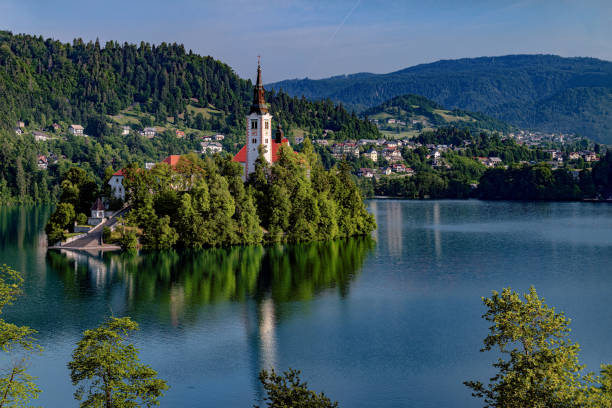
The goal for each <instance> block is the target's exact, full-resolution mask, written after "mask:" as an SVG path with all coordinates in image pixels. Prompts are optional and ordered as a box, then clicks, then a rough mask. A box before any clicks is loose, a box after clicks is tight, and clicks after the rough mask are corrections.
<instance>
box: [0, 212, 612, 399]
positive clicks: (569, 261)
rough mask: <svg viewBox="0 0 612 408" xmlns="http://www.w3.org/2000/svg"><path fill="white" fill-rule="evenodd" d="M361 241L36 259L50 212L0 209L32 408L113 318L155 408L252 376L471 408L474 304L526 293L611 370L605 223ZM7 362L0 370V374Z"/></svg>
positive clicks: (519, 216)
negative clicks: (32, 335) (267, 371)
mask: <svg viewBox="0 0 612 408" xmlns="http://www.w3.org/2000/svg"><path fill="white" fill-rule="evenodd" d="M368 205H369V209H370V211H372V212H373V213H374V214H375V216H376V220H377V222H378V229H377V230H376V231H375V232H374V233H373V234H372V236H371V238H359V239H350V240H341V241H335V242H331V243H316V244H308V245H293V246H281V245H279V246H273V247H246V248H245V247H240V248H230V249H213V250H206V251H181V252H164V253H141V254H140V255H135V254H117V253H106V254H104V255H100V254H86V253H71V252H65V253H62V252H47V250H46V247H45V238H44V235H43V233H42V230H43V228H44V224H45V222H46V219H47V217H48V216H49V208H45V207H35V208H29V209H26V208H0V263H5V264H8V265H10V266H11V267H13V268H14V269H16V270H19V271H21V272H23V274H24V275H25V279H26V283H25V296H23V297H22V298H21V299H20V300H19V301H18V302H17V303H16V304H15V305H14V306H11V307H9V308H7V309H6V312H5V314H4V316H3V317H4V318H5V319H7V320H9V321H12V322H15V323H18V324H27V325H29V326H31V327H33V328H35V329H36V330H38V332H39V333H38V335H37V337H38V339H39V342H40V344H41V345H42V346H43V347H44V352H43V354H41V355H40V356H36V357H34V358H33V359H32V360H31V365H30V373H31V374H33V375H35V376H37V377H38V380H37V384H38V385H39V386H40V388H42V389H43V393H42V394H41V397H40V399H39V402H38V405H42V406H44V407H71V406H72V407H76V406H77V403H76V401H75V400H74V399H73V397H72V393H73V391H74V388H73V387H72V385H71V383H70V379H69V372H68V369H67V368H66V363H67V362H68V361H69V360H70V355H71V352H72V350H73V349H74V347H75V344H76V342H77V341H78V340H79V338H80V336H81V333H82V331H83V330H85V329H87V328H93V327H95V326H97V325H99V324H100V323H101V322H102V321H103V319H104V318H105V317H106V316H108V315H110V314H111V313H112V314H114V315H116V316H124V315H128V316H131V317H132V318H133V319H135V320H136V321H137V322H138V323H139V324H140V327H141V330H140V331H139V332H138V333H137V334H136V335H135V336H134V337H133V341H134V343H135V344H136V345H137V347H138V348H139V349H140V350H141V358H142V360H143V361H144V362H145V363H147V364H150V365H151V366H152V367H153V368H155V369H156V370H157V371H158V372H159V375H160V377H161V378H164V379H166V380H167V381H168V383H169V385H170V386H171V389H170V390H169V391H168V392H167V394H166V396H165V397H164V398H163V400H162V404H161V406H162V407H250V406H252V405H253V404H256V403H258V402H259V401H260V399H261V397H262V390H261V388H260V386H259V384H258V381H257V374H258V372H259V371H260V370H261V369H262V368H269V367H272V366H273V367H276V368H278V369H286V368H288V367H292V368H296V369H300V370H301V371H302V375H303V378H304V379H305V380H307V381H308V383H309V384H310V386H311V388H313V389H314V390H317V391H325V393H326V394H327V395H328V396H330V397H331V398H332V399H334V400H338V401H339V402H340V406H341V407H374V406H375V407H400V406H401V407H480V406H482V403H481V402H480V401H478V400H476V399H474V398H472V397H471V396H470V391H469V390H468V389H467V388H466V387H465V386H464V385H463V384H462V382H463V381H465V380H471V379H480V380H486V379H487V378H488V375H490V374H491V373H492V371H491V368H490V363H491V362H492V360H493V356H492V355H489V354H487V353H480V352H479V351H478V350H479V349H480V347H481V345H482V339H483V338H484V337H485V336H486V334H487V324H486V322H485V321H483V320H482V319H481V315H482V313H483V312H484V307H483V306H482V302H481V300H480V298H481V296H489V295H490V293H491V290H494V289H496V290H501V289H502V288H503V287H507V286H511V287H512V288H513V289H515V290H519V291H521V292H525V291H527V290H528V289H529V287H530V285H534V286H535V287H536V289H537V290H538V293H539V294H540V295H542V296H544V297H545V298H546V300H547V303H548V304H550V305H554V306H555V307H556V308H557V310H561V311H564V312H565V313H566V315H567V316H568V317H570V318H572V329H573V330H572V339H573V340H575V341H577V342H578V343H580V344H581V346H582V351H581V353H580V359H581V362H582V363H585V364H587V366H588V368H589V369H590V370H598V368H599V365H600V364H601V363H605V362H608V363H612V341H610V338H611V337H612V307H610V301H611V299H612V206H610V205H607V204H596V203H508V202H483V201H472V200H469V201H401V200H397V201H395V200H373V201H370V202H369V203H368ZM3 361H5V362H6V358H5V359H4V360H3Z"/></svg>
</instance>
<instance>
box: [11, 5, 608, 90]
mask: <svg viewBox="0 0 612 408" xmlns="http://www.w3.org/2000/svg"><path fill="white" fill-rule="evenodd" d="M0 29H1V30H9V31H12V32H13V33H28V34H35V35H42V36H43V37H45V38H46V37H51V38H54V39H57V40H61V41H65V42H70V41H72V39H73V38H75V37H80V38H82V39H84V40H95V39H96V38H99V39H100V41H101V43H102V44H103V43H104V42H106V41H108V40H114V41H118V42H121V43H123V42H131V43H140V42H141V41H145V42H150V43H161V42H168V43H172V42H177V43H183V44H184V45H185V47H186V48H187V49H191V50H193V51H194V52H196V53H198V54H202V55H210V56H213V57H214V58H216V59H219V60H221V61H223V62H225V63H227V64H228V65H230V66H231V67H232V68H233V69H234V70H235V71H236V72H237V73H238V74H239V75H240V76H241V77H243V78H251V79H254V77H255V75H256V68H257V56H258V55H261V61H262V68H263V80H264V83H270V82H274V81H280V80H283V79H293V78H304V77H308V78H323V77H329V76H333V75H342V74H350V73H356V72H374V73H386V72H392V71H396V70H399V69H402V68H406V67H409V66H413V65H417V64H422V63H428V62H434V61H437V60H440V59H455V58H464V57H479V56H496V55H507V54H519V53H528V54H535V53H545V54H557V55H561V56H565V57H573V56H586V57H595V58H601V59H605V60H612V0H572V1H570V0H522V1H513V0H417V1H414V0H403V1H401V0H397V1H396V0H388V1H382V0H310V1H306V0H255V1H253V0H250V1H247V0H221V1H208V0H172V1H168V0H166V1H160V0H96V1H90V0H52V1H50V0H0Z"/></svg>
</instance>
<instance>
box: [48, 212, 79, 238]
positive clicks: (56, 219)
mask: <svg viewBox="0 0 612 408" xmlns="http://www.w3.org/2000/svg"><path fill="white" fill-rule="evenodd" d="M75 218H76V213H75V211H74V206H73V205H72V204H71V203H60V204H58V206H57V208H56V209H55V211H54V212H53V214H51V217H50V218H49V221H48V222H47V225H46V226H45V232H46V233H47V241H48V242H49V243H50V244H53V243H56V242H57V241H61V240H62V239H64V235H65V230H66V229H67V228H69V227H70V226H71V225H72V223H73V222H74V220H75Z"/></svg>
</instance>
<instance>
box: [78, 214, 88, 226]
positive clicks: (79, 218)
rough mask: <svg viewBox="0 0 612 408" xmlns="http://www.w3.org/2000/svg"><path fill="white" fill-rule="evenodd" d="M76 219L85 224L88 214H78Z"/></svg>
mask: <svg viewBox="0 0 612 408" xmlns="http://www.w3.org/2000/svg"><path fill="white" fill-rule="evenodd" d="M75 221H76V222H77V224H79V225H85V224H87V215H85V214H83V213H80V214H79V215H77V216H76V218H75Z"/></svg>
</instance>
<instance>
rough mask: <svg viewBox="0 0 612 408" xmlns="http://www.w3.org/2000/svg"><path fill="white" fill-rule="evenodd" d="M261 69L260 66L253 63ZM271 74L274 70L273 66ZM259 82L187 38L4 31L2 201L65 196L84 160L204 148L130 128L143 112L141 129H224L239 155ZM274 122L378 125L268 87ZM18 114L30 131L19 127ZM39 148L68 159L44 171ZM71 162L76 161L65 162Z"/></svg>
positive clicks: (318, 128)
mask: <svg viewBox="0 0 612 408" xmlns="http://www.w3.org/2000/svg"><path fill="white" fill-rule="evenodd" d="M253 71H254V72H255V65H254V67H253ZM264 75H265V69H264ZM252 89H253V85H252V83H251V81H250V80H244V79H241V78H239V77H238V76H237V75H236V74H235V73H234V71H233V70H232V69H231V68H230V67H229V66H228V65H226V64H223V63H222V62H220V61H217V60H215V59H213V58H212V57H203V56H200V55H196V54H194V53H192V52H191V51H187V50H185V48H184V47H183V46H182V45H179V44H165V43H162V44H160V45H151V44H147V43H141V44H139V45H135V44H127V43H126V44H118V43H116V42H112V41H111V42H108V43H106V44H105V45H104V46H102V45H101V44H100V43H99V42H98V41H96V42H89V43H85V42H83V41H82V40H80V39H76V40H74V41H73V42H72V44H66V43H62V42H59V41H54V40H51V39H43V38H42V37H35V36H29V35H13V34H11V33H9V32H6V31H2V32H0V146H1V149H0V200H2V201H4V202H6V201H8V200H11V199H16V200H19V201H27V200H29V199H32V198H34V199H36V198H37V197H38V198H41V199H42V197H41V195H42V196H44V197H46V196H48V195H49V193H50V192H51V193H53V192H55V193H54V194H50V195H51V196H57V191H58V190H57V188H54V186H56V185H57V181H58V180H59V179H60V177H61V174H60V173H61V171H62V169H67V168H68V167H69V164H71V163H76V164H79V165H82V166H84V167H85V168H86V170H88V171H90V172H91V173H92V175H93V176H94V178H96V179H97V180H100V179H102V178H103V177H104V171H105V169H106V168H107V167H112V168H115V169H117V168H119V167H121V166H124V165H126V164H127V163H128V162H131V161H138V162H140V163H142V162H144V161H157V160H160V159H162V158H163V157H164V156H166V155H168V154H176V153H186V152H189V151H193V150H194V149H198V148H199V140H197V139H196V138H195V137H193V136H191V137H190V136H189V135H187V137H185V138H184V139H180V140H179V139H177V138H176V137H174V132H169V131H168V132H166V133H165V134H161V135H160V137H159V138H157V137H156V138H155V139H152V140H150V139H146V138H144V137H141V136H139V135H138V134H137V133H135V134H134V133H130V135H127V136H125V137H123V136H121V135H120V127H119V124H120V123H119V122H117V121H116V120H115V118H116V117H119V116H122V114H125V113H127V112H129V113H132V112H133V111H136V112H138V114H139V115H140V116H139V117H138V118H139V121H137V123H136V124H134V123H132V124H131V125H132V127H133V128H136V129H135V130H138V128H142V127H143V126H160V127H164V126H166V125H167V124H168V123H171V124H172V126H173V128H177V129H179V128H183V129H192V130H202V131H211V132H213V133H214V132H218V133H223V134H225V135H226V139H225V141H224V144H225V147H226V150H229V151H230V153H231V152H232V151H233V150H234V149H236V148H237V144H240V143H244V123H243V122H244V115H245V114H246V112H247V108H248V105H249V103H250V100H251V98H252ZM266 99H267V102H268V103H269V104H270V111H271V113H272V114H273V115H274V117H275V119H274V120H279V121H280V122H281V123H282V125H283V127H284V129H285V131H286V132H287V133H288V134H291V133H292V131H293V130H299V131H300V132H302V134H312V135H318V134H321V133H323V129H331V130H333V131H334V132H335V134H336V135H337V137H340V138H342V137H346V138H351V137H357V136H359V137H371V138H376V137H378V136H379V132H378V130H377V129H376V127H375V126H374V125H372V124H370V123H368V122H366V121H364V120H361V119H359V118H358V117H357V116H355V115H354V114H351V113H349V112H347V111H346V110H345V109H343V108H342V107H340V106H337V105H335V104H333V103H332V102H330V101H317V102H312V101H309V100H306V99H304V98H293V97H290V96H288V95H287V94H285V93H281V92H279V93H276V92H268V93H267V94H266ZM17 121H23V122H24V123H25V128H26V130H27V131H26V134H24V135H16V134H15V132H14V131H13V128H14V127H15V124H16V123H17ZM71 123H76V124H82V125H83V126H84V127H85V128H86V129H85V131H86V133H87V134H88V135H89V136H91V137H89V138H82V137H81V138H78V137H74V138H72V137H68V136H66V135H65V134H62V135H55V137H53V138H51V140H48V141H42V142H35V141H34V138H33V137H32V136H31V132H32V131H34V130H49V129H50V128H51V126H52V125H53V124H58V125H59V126H60V127H62V128H63V129H64V131H65V130H66V128H67V126H68V125H69V124H71ZM38 155H47V156H48V155H52V156H53V157H57V158H58V159H59V160H58V163H56V164H54V165H53V166H50V167H49V169H48V170H45V171H39V170H38V168H37V165H36V160H37V156H38ZM64 162H68V163H64Z"/></svg>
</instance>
